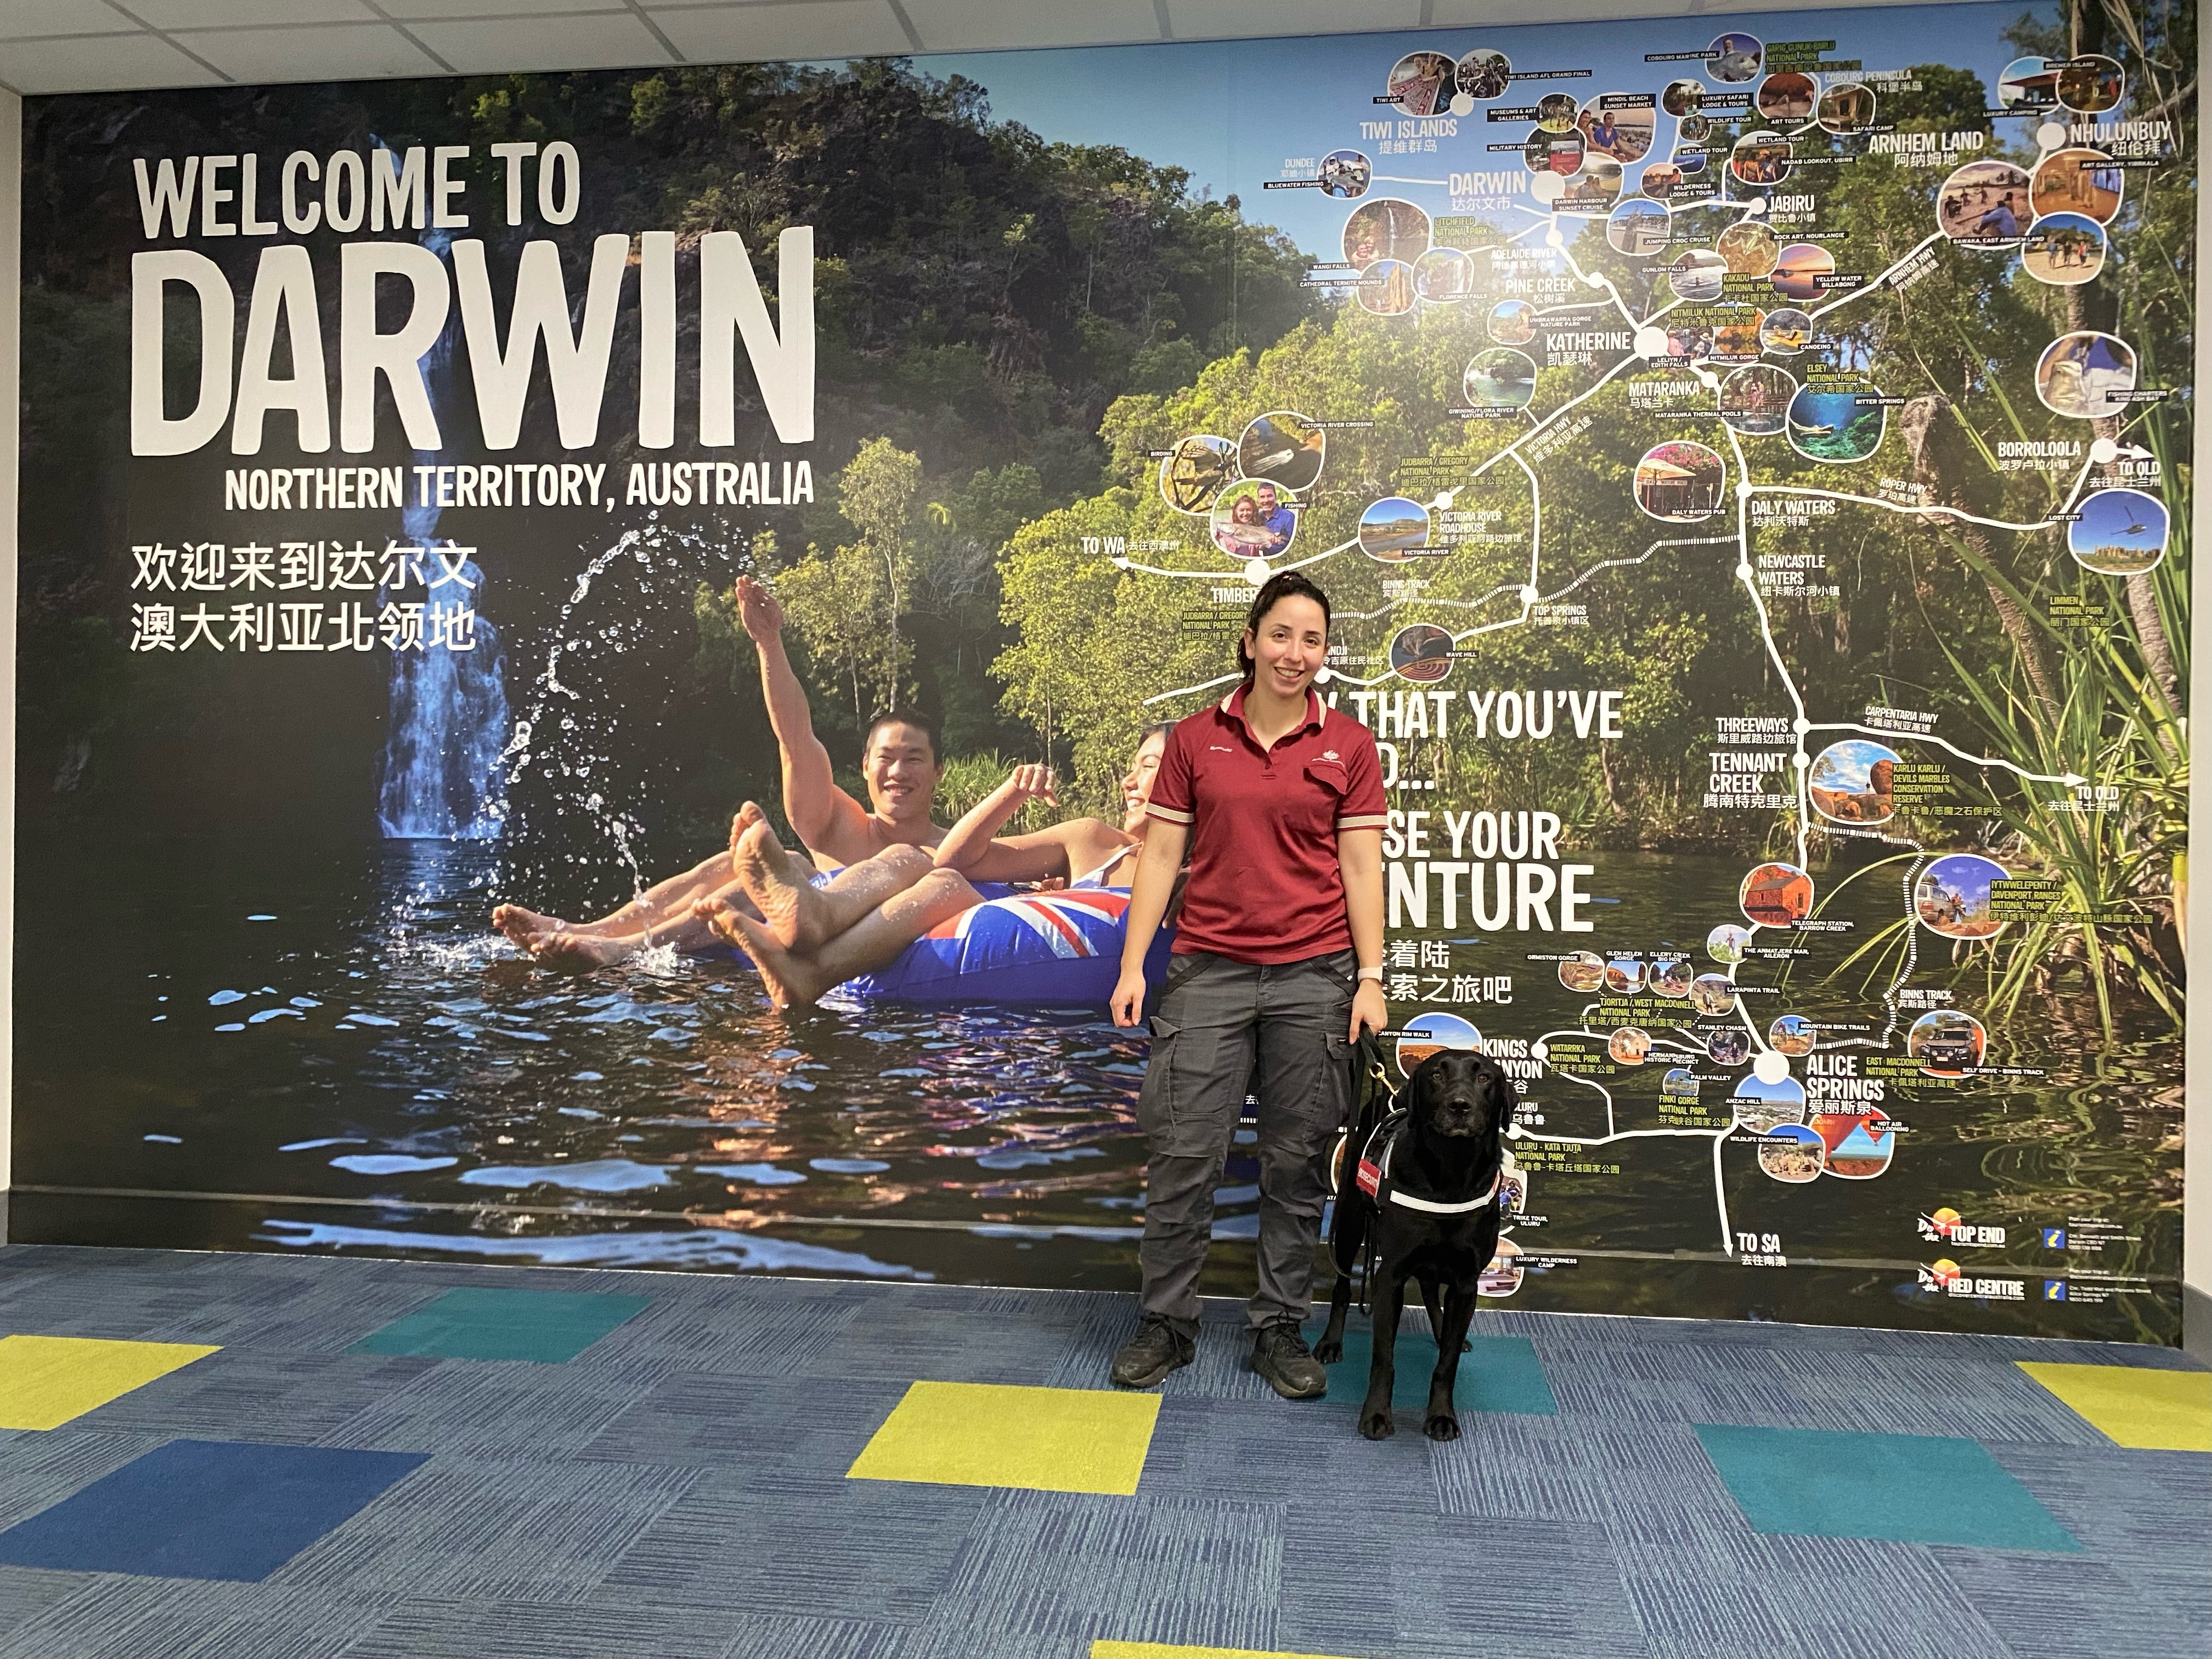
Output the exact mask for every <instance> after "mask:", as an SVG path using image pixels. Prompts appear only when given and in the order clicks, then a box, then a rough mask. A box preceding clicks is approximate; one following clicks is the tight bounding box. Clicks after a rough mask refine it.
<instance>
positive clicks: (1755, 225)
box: [1713, 219, 1782, 276]
mask: <svg viewBox="0 0 2212 1659" xmlns="http://www.w3.org/2000/svg"><path fill="white" fill-rule="evenodd" d="M1713 246H1715V247H1716V248H1717V249H1718V250H1719V251H1720V256H1721V258H1723V259H1725V260H1726V261H1728V268H1729V270H1731V271H1733V272H1735V275H1737V276H1768V275H1770V274H1771V272H1772V271H1773V270H1774V263H1775V261H1776V260H1778V259H1779V258H1781V257H1782V239H1781V238H1780V237H1779V236H1777V235H1776V234H1774V228H1773V227H1772V226H1771V225H1763V224H1761V223H1759V222H1758V221H1757V220H1756V219H1747V220H1745V221H1744V222H1742V223H1741V224H1735V225H1730V226H1729V228H1727V229H1726V230H1724V231H1723V232H1722V233H1721V234H1719V235H1718V236H1717V237H1715V238H1714V239H1713Z"/></svg>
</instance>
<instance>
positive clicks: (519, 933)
mask: <svg viewBox="0 0 2212 1659" xmlns="http://www.w3.org/2000/svg"><path fill="white" fill-rule="evenodd" d="M491 925H492V926H493V927H495V928H497V929H498V930H499V931H500V932H501V933H504V934H506V935H507V939H508V941H509V942H510V943H512V944H513V945H516V946H517V947H518V948H520V949H521V950H525V951H528V950H532V948H533V947H532V945H531V942H530V941H531V939H532V936H533V935H535V934H538V933H559V932H561V931H562V929H563V928H565V927H568V923H567V922H565V921H562V920H561V918H560V917H558V916H541V915H538V912H537V911H535V910H526V909H524V908H522V907H521V906H520V905H519V904H502V905H500V906H499V907H498V908H495V910H493V912H492V913H491Z"/></svg>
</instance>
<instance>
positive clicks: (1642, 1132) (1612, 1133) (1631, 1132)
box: [1506, 1072, 1735, 1146]
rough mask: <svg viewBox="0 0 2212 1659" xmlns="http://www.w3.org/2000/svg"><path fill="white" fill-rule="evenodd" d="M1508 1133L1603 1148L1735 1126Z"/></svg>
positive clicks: (1716, 1134) (1717, 1131) (1707, 1133)
mask: <svg viewBox="0 0 2212 1659" xmlns="http://www.w3.org/2000/svg"><path fill="white" fill-rule="evenodd" d="M1559 1075H1560V1076H1562V1077H1566V1076H1570V1075H1571V1073H1565V1072H1562V1073H1560V1074H1559ZM1575 1080H1576V1081H1577V1082H1578V1083H1580V1082H1585V1081H1587V1080H1588V1079H1582V1078H1577V1079H1575ZM1589 1086H1590V1087H1591V1088H1593V1089H1595V1088H1596V1087H1597V1085H1596V1084H1595V1083H1592V1084H1590V1085H1589ZM1506 1133H1508V1134H1510V1135H1511V1136H1512V1137H1513V1138H1514V1139H1517V1140H1548V1141H1551V1142H1553V1144H1555V1145H1558V1146H1605V1145H1607V1143H1608V1142H1611V1141H1615V1140H1654V1139H1662V1138H1671V1139H1685V1138H1688V1137H1694V1136H1712V1137H1715V1138H1717V1137H1720V1136H1723V1135H1732V1134H1734V1133H1735V1124H1733V1123H1731V1124H1729V1126H1728V1127H1727V1128H1725V1129H1613V1130H1608V1131H1607V1133H1605V1134H1602V1135H1548V1134H1544V1133H1541V1132H1539V1131H1537V1130H1534V1129H1523V1128H1521V1127H1517V1126H1516V1127H1514V1128H1511V1129H1509V1130H1507V1131H1506Z"/></svg>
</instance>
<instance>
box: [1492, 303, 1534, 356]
mask: <svg viewBox="0 0 2212 1659" xmlns="http://www.w3.org/2000/svg"><path fill="white" fill-rule="evenodd" d="M1490 337H1491V338H1492V339H1493V340H1495V341H1497V342H1498V344H1500V345H1510V346H1517V345H1527V344H1528V342H1529V341H1531V340H1533V339H1534V338H1535V337H1536V307H1534V306H1532V305H1530V304H1529V303H1528V301H1526V300H1500V301H1498V303H1497V304H1496V305H1494V306H1492V307H1491V308H1490Z"/></svg>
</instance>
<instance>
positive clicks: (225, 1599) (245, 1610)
mask: <svg viewBox="0 0 2212 1659" xmlns="http://www.w3.org/2000/svg"><path fill="white" fill-rule="evenodd" d="M70 1576H71V1577H76V1575H70ZM395 1599H396V1598H394V1597H392V1596H340V1595H327V1594H325V1593H322V1592H319V1591H299V1590H288V1589H277V1588H274V1587H272V1586H270V1585H268V1584H247V1583H224V1582H222V1581H218V1580H210V1579H181V1578H137V1577H124V1576H121V1575H118V1574H109V1573H102V1574H100V1575H98V1576H97V1577H89V1578H88V1579H87V1580H86V1581H85V1582H84V1583H83V1584H82V1588H80V1589H78V1590H77V1592H76V1594H75V1595H71V1596H70V1597H68V1598H67V1599H65V1600H64V1601H57V1602H54V1603H52V1605H50V1606H48V1607H46V1608H45V1609H44V1610H42V1611H41V1612H40V1613H38V1614H37V1615H36V1616H35V1617H33V1618H32V1619H30V1620H27V1621H26V1622H25V1623H23V1624H22V1625H20V1626H17V1627H16V1628H15V1630H13V1631H11V1632H9V1633H8V1635H7V1637H6V1638H5V1639H4V1640H0V1655H9V1656H15V1655H21V1656H22V1659H248V1656H250V1659H338V1656H340V1655H341V1654H344V1653H346V1652H348V1651H349V1650H350V1649H351V1646H352V1644H353V1643H354V1641H355V1640H356V1638H358V1637H359V1636H360V1635H361V1633H362V1632H363V1631H364V1630H367V1629H368V1628H369V1627H370V1626H372V1625H374V1623H375V1622H376V1621H377V1620H378V1619H380V1617H382V1616H383V1614H384V1613H385V1612H386V1610H387V1609H388V1608H389V1607H391V1606H392V1602H393V1601H394V1600H395Z"/></svg>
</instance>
